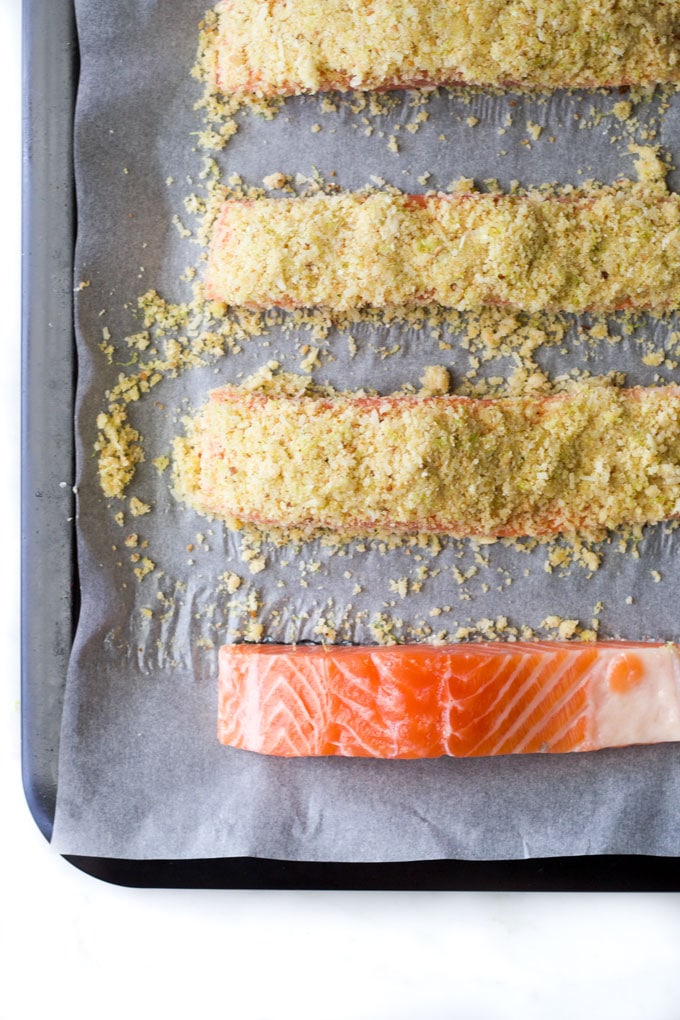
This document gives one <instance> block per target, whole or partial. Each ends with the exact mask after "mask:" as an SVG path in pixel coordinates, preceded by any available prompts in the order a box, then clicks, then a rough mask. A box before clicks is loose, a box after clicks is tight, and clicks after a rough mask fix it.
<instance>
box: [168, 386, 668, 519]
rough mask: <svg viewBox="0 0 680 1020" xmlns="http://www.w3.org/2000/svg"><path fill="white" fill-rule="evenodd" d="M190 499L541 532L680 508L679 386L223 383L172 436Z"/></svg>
mask: <svg viewBox="0 0 680 1020" xmlns="http://www.w3.org/2000/svg"><path fill="white" fill-rule="evenodd" d="M174 452H175V471H176V494H177V495H178V496H179V498H180V499H182V500H185V501H186V502H188V503H189V504H190V505H191V506H193V507H194V508H195V509H197V510H198V511H199V512H201V513H204V514H208V515H209V516H213V517H219V518H223V519H225V520H227V521H228V523H230V524H232V525H235V526H237V527H238V526H239V522H243V521H246V522H251V523H254V524H255V525H259V526H262V528H263V529H265V530H266V529H267V528H269V527H272V528H282V529H287V528H290V529H302V531H305V530H307V531H308V532H309V533H310V534H312V533H316V532H319V531H322V530H325V529H329V530H331V531H339V532H343V533H347V534H354V535H356V534H372V533H375V532H376V531H377V530H379V529H386V530H388V531H389V530H393V531H397V532H406V533H408V532H422V533H427V532H436V533H445V534H450V535H455V536H457V537H490V538H491V537H514V536H532V535H533V536H544V535H550V534H557V533H560V532H576V531H588V530H591V531H592V530H594V529H602V528H617V527H619V526H621V525H623V524H638V525H639V524H647V523H652V522H658V521H661V520H664V519H667V518H670V517H672V516H674V515H676V514H678V513H679V512H680V388H679V387H675V386H672V387H658V388H649V389H644V388H637V389H631V390H620V389H617V388H616V387H613V386H608V385H604V384H602V383H597V384H584V383H581V384H578V385H576V386H575V387H574V389H573V390H572V391H570V392H567V393H562V394H558V395H555V396H551V397H544V398H538V399H537V398H530V397H518V398H500V399H493V400H492V399H489V400H480V399H470V398H465V397H455V396H451V397H447V396H438V397H426V396H424V397H408V396H407V397H404V396H391V397H366V396H362V395H352V394H338V395H335V396H333V397H328V396H309V395H292V396H291V395H288V394H286V393H285V392H283V393H281V394H276V393H262V392H253V391H251V390H249V389H248V388H247V387H245V386H244V387H235V386H225V387H222V388H221V389H218V390H214V391H212V393H211V394H210V399H209V400H208V402H207V403H206V405H205V406H204V408H203V409H202V410H201V411H200V412H199V414H198V415H197V416H196V417H195V418H194V419H193V421H191V422H190V424H189V431H188V435H187V437H182V438H180V439H178V440H177V441H176V443H175V451H174Z"/></svg>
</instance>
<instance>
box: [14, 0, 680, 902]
mask: <svg viewBox="0 0 680 1020" xmlns="http://www.w3.org/2000/svg"><path fill="white" fill-rule="evenodd" d="M208 2H209V0H206V4H208ZM22 17H23V25H22V50H23V52H22V60H23V72H22V84H23V89H22V128H23V132H22V133H23V142H22V167H23V191H22V285H21V288H22V294H21V297H22V338H21V341H22V384H21V405H22V450H21V454H22V486H21V563H22V583H21V610H22V612H21V619H22V625H21V726H22V779H23V784H24V792H25V796H26V800H27V803H28V806H29V809H30V811H31V814H32V816H33V818H34V820H35V822H36V825H37V826H38V828H39V829H40V831H41V832H42V833H43V835H44V836H45V838H46V839H47V840H48V841H49V840H50V838H51V834H52V826H53V821H54V810H55V803H56V792H57V785H58V784H57V764H58V742H59V741H58V728H59V723H60V720H61V705H62V701H63V689H64V685H65V681H66V669H67V665H68V658H69V654H70V649H71V644H72V641H73V636H74V633H75V626H76V622H77V617H78V608H79V588H78V574H77V560H76V535H75V525H74V498H73V494H72V492H71V491H70V489H65V487H64V484H63V482H59V483H58V485H59V488H58V491H56V492H55V491H54V478H55V477H57V476H58V475H59V473H61V475H62V477H63V478H72V477H73V469H74V463H75V449H74V446H75V443H74V433H73V428H72V427H70V426H67V433H68V435H69V437H70V442H69V443H64V442H63V440H61V439H60V438H59V437H60V435H61V433H60V431H59V425H60V424H61V426H62V427H63V425H64V421H65V420H67V421H68V422H71V423H72V418H73V408H74V403H75V384H76V371H77V365H76V357H75V343H74V313H73V295H72V291H73V255H74V248H75V239H76V232H77V205H76V196H75V171H74V163H73V125H74V114H75V103H76V97H77V85H78V67H79V53H78V42H77V29H76V14H75V0H23V3H22ZM55 115H56V116H57V117H58V123H61V124H64V125H65V127H66V128H67V130H66V131H64V132H61V133H60V132H58V131H57V132H54V131H50V130H48V125H49V124H51V123H54V120H53V118H54V117H55ZM46 237H47V238H49V243H46V242H45V238H46ZM48 312H49V314H47V313H48ZM48 338H49V343H50V345H51V347H52V350H54V349H55V346H56V348H57V350H58V353H59V361H58V364H57V366H56V367H55V366H45V364H44V359H43V358H41V357H40V352H41V351H43V350H44V349H45V345H46V342H47V340H48ZM50 369H51V370H50ZM59 385H62V386H65V387H66V389H67V390H68V392H69V397H70V400H69V401H64V402H63V403H64V404H66V405H67V406H66V407H65V408H64V407H62V408H61V414H62V418H61V421H59V420H58V414H59V413H60V412H59V407H58V404H59V402H57V401H54V400H50V395H51V390H53V389H54V387H55V386H59ZM64 415H65V416H66V418H64ZM48 478H49V479H51V482H50V485H49V489H48V487H44V485H43V482H44V480H45V479H48ZM46 495H47V496H48V498H45V496H46ZM36 605H40V611H39V612H36V611H35V610H34V607H35V606H36ZM44 677H48V678H50V679H51V682H52V683H53V684H55V685H56V686H55V690H54V691H53V692H52V704H51V705H46V704H45V700H44V699H45V695H44V693H43V694H42V698H43V700H41V691H42V692H44V691H45V685H44V682H43V678H44ZM55 706H56V710H57V711H58V717H56V718H55V716H54V710H55ZM63 856H64V859H65V860H67V861H69V862H70V863H71V864H72V865H73V866H74V867H76V868H78V869H79V870H81V871H83V872H85V873H86V874H89V875H91V876H93V877H95V878H98V879H100V880H102V881H105V882H108V883H111V884H115V885H123V886H128V887H137V888H215V889H218V888H220V889H291V890H303V889H329V890H411V891H421V890H422V891H425V890H442V891H444V890H477V891H551V892H556V891H572V892H578V891H598V892H621V891H636V892H642V891H644V892H669V891H677V890H679V889H680V869H679V868H678V866H677V859H676V858H675V857H646V856H637V855H611V856H590V857H557V858H549V859H541V858H532V859H529V860H511V861H467V860H431V861H404V862H396V863H394V862H391V863H387V862H384V863H335V862H333V863H331V862H304V861H283V860H270V859H265V858H253V857H234V858H208V859H197V860H196V859H194V860H162V859H157V860H129V859H112V858H98V857H83V856H74V855H66V854H65V855H63Z"/></svg>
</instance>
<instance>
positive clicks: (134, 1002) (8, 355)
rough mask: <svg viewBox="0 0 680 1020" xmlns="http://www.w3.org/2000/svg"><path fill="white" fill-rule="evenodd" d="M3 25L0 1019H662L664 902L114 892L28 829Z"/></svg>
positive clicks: (12, 60)
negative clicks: (22, 755)
mask: <svg viewBox="0 0 680 1020" xmlns="http://www.w3.org/2000/svg"><path fill="white" fill-rule="evenodd" d="M42 2H49V0H42ZM114 2H115V0H114ZM19 25H20V2H19V0H0V95H2V97H3V100H2V104H0V131H1V132H2V137H3V138H4V139H5V140H6V143H5V151H4V153H3V157H2V159H1V160H0V189H1V193H2V195H3V198H4V201H3V218H2V222H3V229H2V234H1V235H0V291H1V294H2V308H3V312H4V314H3V326H4V329H3V333H4V337H3V344H4V357H3V358H2V359H0V387H1V390H0V408H1V412H0V413H1V415H2V419H1V421H0V459H1V464H0V467H1V469H2V476H1V477H3V479H6V480H7V483H6V484H4V486H3V488H4V492H5V495H4V496H3V498H2V500H1V501H0V514H1V517H0V534H2V535H4V536H5V537H6V541H5V545H4V548H3V562H2V568H3V575H4V577H5V584H4V585H3V588H2V597H1V601H0V608H1V609H2V612H1V613H0V642H1V645H2V650H1V661H2V662H3V663H4V667H5V670H4V672H5V678H6V681H7V682H6V684H5V686H4V695H3V698H2V700H1V702H0V705H1V710H2V731H1V735H0V756H1V765H0V794H1V797H0V803H1V804H2V808H3V810H2V815H3V819H4V826H3V835H2V842H1V845H2V849H1V850H0V855H1V864H2V867H1V868H0V882H1V883H2V894H1V895H2V898H1V900H0V903H1V906H0V960H1V961H2V970H1V972H2V975H3V977H2V994H1V995H0V1020H4V1018H7V1020H23V1018H29V1017H30V1018H33V1017H37V1016H40V1015H47V1016H52V1017H57V1018H61V1017H67V1016H68V1017H69V1018H71V1020H81V1018H83V1020H84V1018H88V1020H89V1018H90V1017H93V1016H96V1017H98V1018H100V1020H108V1018H109V1017H110V1018H114V1017H115V1018H116V1020H119V1018H121V1017H133V1018H134V1017H141V1016H148V1017H163V1018H164V1020H174V1018H175V1017H177V1018H179V1017H183V1018H184V1017H199V1016H203V1017H205V1016H210V1015H220V1016H228V1017H230V1018H234V1020H270V1018H274V1017H276V1020H292V1018H295V1020H307V1018H310V1020H311V1018H315V1020H316V1018H319V1017H324V1020H336V1018H337V1020H340V1018H341V1017H342V1018H351V1020H382V1018H390V1020H402V1018H403V1020H410V1018H413V1017H419V1018H425V1020H439V1018H442V1020H443V1018H447V1020H449V1018H453V1017H456V1018H458V1017H460V1018H462V1020H498V1018H503V1020H514V1018H520V1017H521V1018H523V1020H531V1018H534V1017H536V1018H538V1017H548V1018H550V1020H561V1018H567V1017H568V1018H570V1020H572V1018H574V1017H577V1018H582V1017H583V1018H588V1017H598V1018H600V1020H607V1018H609V1017H612V1018H613V1017H616V1018H617V1020H629V1018H630V1020H639V1018H640V1017H645V1018H646V1020H677V1018H678V1017H680V967H679V965H678V956H679V951H680V899H679V898H678V897H677V896H676V895H607V896H604V895H560V894H555V895H524V894H505V893H487V894H474V893H449V894H442V893H433V894H429V893H428V894H403V893H402V894H389V893H382V894H381V893H374V894H370V893H367V894H340V893H335V894H331V893H299V894H295V893H267V892H262V893H248V892H226V891H206V892H203V891H201V892H196V891H167V890H143V891H142V890H130V889H124V888H117V887H113V886H109V885H106V884H104V883H101V882H99V881H97V880H95V879H92V878H89V877H88V876H86V875H83V874H82V873H80V872H78V871H76V870H75V869H73V868H72V867H71V866H70V865H68V864H67V863H65V862H64V861H63V860H61V858H59V857H58V856H57V855H55V854H54V853H52V852H51V850H50V848H49V846H48V845H47V844H46V843H45V841H44V840H43V838H42V836H41V835H40V834H39V832H38V830H37V828H36V827H35V825H34V823H33V821H32V819H31V817H30V814H29V811H28V808H27V806H26V803H25V801H24V797H23V792H22V789H21V781H20V766H19V755H20V740H19V608H18V606H19V599H18V594H19V580H18V572H19V542H18V533H19V504H18V499H17V498H16V497H15V496H14V495H13V494H15V493H18V490H19V454H18V450H19V324H20V310H19V252H20V233H19V231H20V216H19V188H20V172H21V169H20V160H19V133H20V106H19V83H20V60H19V53H20V44H19ZM10 480H11V481H10ZM8 493H9V494H11V495H10V498H8V495H7V494H8Z"/></svg>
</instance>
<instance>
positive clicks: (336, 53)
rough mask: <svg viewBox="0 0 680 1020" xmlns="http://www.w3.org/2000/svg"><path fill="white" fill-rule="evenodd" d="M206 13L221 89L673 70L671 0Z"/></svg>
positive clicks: (574, 81)
mask: <svg viewBox="0 0 680 1020" xmlns="http://www.w3.org/2000/svg"><path fill="white" fill-rule="evenodd" d="M216 10H217V12H218V16H219V33H218V40H217V52H216V60H215V64H216V85H217V87H218V88H219V89H220V90H221V91H222V92H224V93H237V94H256V95H260V96H275V95H288V94H295V93H302V92H319V91H327V90H329V89H339V90H347V89H385V88H399V87H404V88H410V87H418V86H432V85H451V84H453V85H455V84H469V85H482V86H518V87H522V88H528V89H546V88H566V87H585V88H589V87H597V86H620V85H634V84H642V85H646V84H655V83H667V82H676V81H678V80H679V78H680V61H679V60H678V56H679V54H680V7H679V6H678V3H677V0H379V2H377V3H375V2H372V0H323V2H322V3H319V0H276V2H271V0H222V2H221V3H219V4H218V5H217V8H216Z"/></svg>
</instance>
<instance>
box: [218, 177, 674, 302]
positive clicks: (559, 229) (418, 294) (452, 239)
mask: <svg viewBox="0 0 680 1020" xmlns="http://www.w3.org/2000/svg"><path fill="white" fill-rule="evenodd" d="M206 294H207V296H208V297H209V298H212V299H215V300H218V301H222V302H225V303H226V304H227V305H232V306H246V307H251V308H253V307H254V308H271V307H283V308H294V307H312V306H317V307H325V308H330V309H333V310H336V311H348V310H350V309H354V308H357V307H359V308H360V307H366V306H372V307H376V308H387V307H390V306H399V305H413V304H416V305H418V304H421V305H422V304H439V305H441V306H442V307H444V308H453V309H458V310H460V311H466V310H471V311H474V310H477V309H479V308H481V307H484V306H489V305H503V306H507V307H508V308H511V309H515V310H523V311H528V312H536V311H542V310H549V311H566V312H585V311H597V312H609V311H616V310H620V309H637V310H652V311H665V310H670V309H672V308H677V307H678V306H680V197H679V196H678V195H674V194H668V193H667V192H664V193H663V194H659V191H658V190H655V189H654V188H645V187H644V186H631V185H628V186H626V187H622V188H619V189H616V188H601V189H597V188H590V189H588V188H584V189H580V190H574V191H572V192H571V193H569V194H562V195H554V194H545V193H543V192H539V191H532V192H529V193H527V194H525V195H498V194H479V193H473V192H470V193H466V194H456V195H442V194H438V195H428V196H422V195H406V194H401V193H386V192H379V193H373V194H361V193H342V194H337V195H326V194H318V195H314V196H312V197H310V198H283V199H276V198H273V199H272V198H264V199H260V200H258V201H250V200H246V201H238V200H229V201H227V202H226V203H225V204H224V206H223V208H222V211H221V214H220V216H219V219H218V222H217V224H216V227H215V230H214V234H213V238H212V243H211V248H210V255H209V262H208V268H207V273H206Z"/></svg>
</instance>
